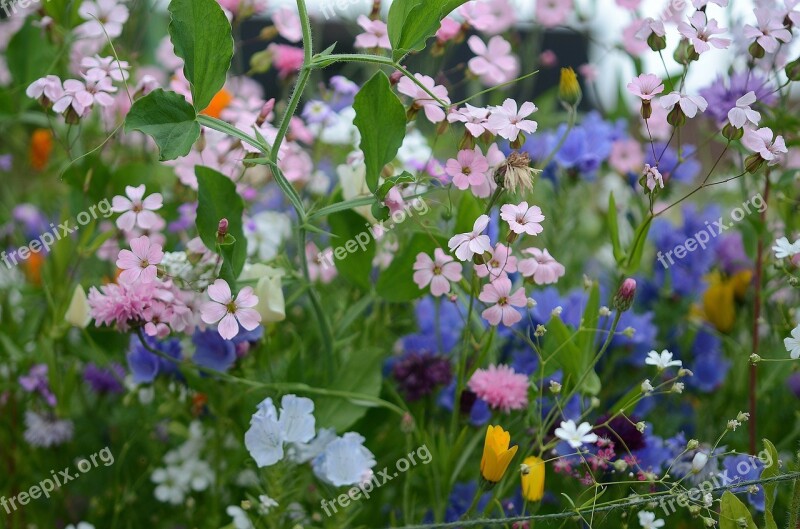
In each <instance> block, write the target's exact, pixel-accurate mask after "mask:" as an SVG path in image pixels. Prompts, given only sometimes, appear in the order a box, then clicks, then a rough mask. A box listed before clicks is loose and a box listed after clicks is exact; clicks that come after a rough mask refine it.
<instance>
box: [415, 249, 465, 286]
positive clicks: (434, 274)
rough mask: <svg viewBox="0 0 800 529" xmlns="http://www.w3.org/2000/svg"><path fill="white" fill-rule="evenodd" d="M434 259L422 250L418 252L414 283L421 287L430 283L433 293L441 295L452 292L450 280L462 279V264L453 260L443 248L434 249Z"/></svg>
mask: <svg viewBox="0 0 800 529" xmlns="http://www.w3.org/2000/svg"><path fill="white" fill-rule="evenodd" d="M433 257H434V258H433V259H431V257H430V256H429V255H428V254H426V253H424V252H421V253H419V254H417V261H416V262H415V263H414V270H416V272H414V283H416V284H417V286H418V287H419V288H425V287H426V286H428V285H429V284H430V286H431V294H433V295H434V296H441V295H442V294H447V293H448V292H450V281H454V282H455V281H461V277H462V276H461V264H460V263H457V262H456V261H454V260H453V258H452V257H450V256H449V255H447V254H446V253H444V251H443V250H442V249H441V248H436V249H435V250H434V251H433Z"/></svg>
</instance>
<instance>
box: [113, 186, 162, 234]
mask: <svg viewBox="0 0 800 529" xmlns="http://www.w3.org/2000/svg"><path fill="white" fill-rule="evenodd" d="M144 191H145V187H144V184H142V185H140V186H138V187H133V186H125V194H126V195H128V197H127V198H126V197H123V196H122V195H117V196H115V197H114V198H113V199H112V200H111V211H114V212H115V213H122V215H121V216H120V217H119V218H118V219H117V227H118V228H119V229H121V230H125V231H130V230H132V229H133V228H134V227H135V226H139V227H140V228H142V229H143V230H149V229H151V228H153V226H155V225H156V224H157V223H158V221H159V219H160V218H161V217H159V216H158V215H157V214H155V213H153V211H156V210H158V209H161V206H162V198H161V193H153V194H152V195H150V196H148V197H147V198H145V199H144V200H142V197H144Z"/></svg>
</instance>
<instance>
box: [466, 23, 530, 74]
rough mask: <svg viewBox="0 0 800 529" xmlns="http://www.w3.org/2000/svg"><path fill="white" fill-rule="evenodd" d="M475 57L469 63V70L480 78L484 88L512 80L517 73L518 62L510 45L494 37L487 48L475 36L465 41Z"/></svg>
mask: <svg viewBox="0 0 800 529" xmlns="http://www.w3.org/2000/svg"><path fill="white" fill-rule="evenodd" d="M467 44H468V45H469V48H470V49H471V50H472V52H473V53H474V54H475V55H476V57H473V58H472V59H470V61H469V69H470V71H472V73H474V74H475V75H477V76H478V77H480V78H481V81H482V82H483V84H485V85H486V86H497V85H499V84H503V83H506V82H508V81H510V80H512V79H514V78H515V77H516V76H517V74H518V73H519V61H518V60H517V57H516V56H515V55H514V53H513V52H512V51H511V44H509V43H508V41H507V40H505V39H504V38H503V37H501V36H499V35H496V36H494V37H492V38H491V39H489V45H488V46H487V45H486V44H484V42H483V41H482V40H481V38H480V37H478V36H477V35H473V36H471V37H470V38H469V40H468V41H467Z"/></svg>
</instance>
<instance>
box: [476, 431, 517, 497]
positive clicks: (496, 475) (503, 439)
mask: <svg viewBox="0 0 800 529" xmlns="http://www.w3.org/2000/svg"><path fill="white" fill-rule="evenodd" d="M510 443H511V434H509V433H508V432H507V431H505V430H503V427H502V426H489V428H488V429H487V430H486V440H485V441H484V445H483V457H482V458H481V475H482V476H483V478H484V479H485V480H486V481H488V482H489V483H497V482H498V481H500V480H501V479H502V478H503V474H505V473H506V469H507V468H508V465H509V464H510V463H511V460H512V459H514V455H515V454H516V453H517V449H518V448H519V447H518V446H513V447H511V448H509V447H508V445H509V444H510Z"/></svg>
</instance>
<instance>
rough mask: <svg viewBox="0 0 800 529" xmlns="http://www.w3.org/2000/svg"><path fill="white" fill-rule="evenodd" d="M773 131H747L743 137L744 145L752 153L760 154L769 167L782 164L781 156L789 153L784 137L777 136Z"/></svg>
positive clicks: (764, 128) (761, 129) (766, 129)
mask: <svg viewBox="0 0 800 529" xmlns="http://www.w3.org/2000/svg"><path fill="white" fill-rule="evenodd" d="M773 136H774V133H773V132H772V129H770V128H768V127H762V128H760V129H758V130H755V129H745V131H744V136H742V145H744V146H745V147H747V148H748V149H750V150H751V151H753V152H755V153H758V154H759V155H760V156H761V158H763V159H764V160H765V161H766V162H767V163H768V165H777V164H778V163H779V162H780V159H781V155H783V154H786V153H788V152H789V151H788V150H787V149H786V142H785V141H784V139H783V136H780V135H779V136H775V139H774V140H773Z"/></svg>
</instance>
